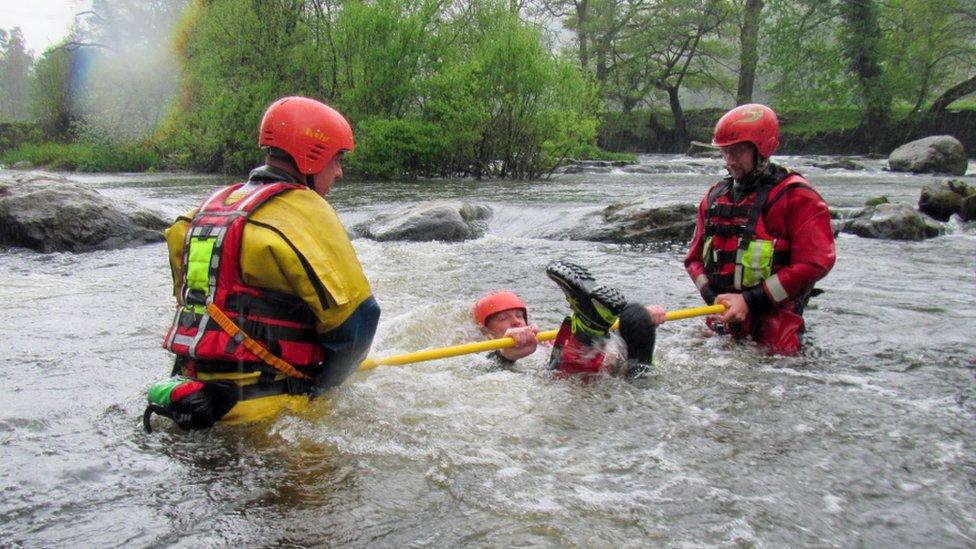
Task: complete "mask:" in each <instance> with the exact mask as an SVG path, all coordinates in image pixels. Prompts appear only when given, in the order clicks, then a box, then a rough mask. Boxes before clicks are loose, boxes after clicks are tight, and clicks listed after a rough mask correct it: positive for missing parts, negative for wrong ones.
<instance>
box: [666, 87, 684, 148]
mask: <svg viewBox="0 0 976 549" xmlns="http://www.w3.org/2000/svg"><path fill="white" fill-rule="evenodd" d="M666 89H667V92H668V103H670V104H671V116H673V117H674V143H673V146H672V150H671V152H674V153H678V152H682V151H685V150H687V149H688V124H687V123H686V122H685V112H684V111H683V110H682V109H681V100H680V99H678V87H677V86H668V87H667V88H666Z"/></svg>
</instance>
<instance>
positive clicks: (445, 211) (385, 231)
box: [354, 201, 491, 242]
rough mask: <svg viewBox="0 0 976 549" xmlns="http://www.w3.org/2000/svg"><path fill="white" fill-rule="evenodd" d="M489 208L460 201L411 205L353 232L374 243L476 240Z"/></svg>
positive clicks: (480, 234)
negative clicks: (372, 240)
mask: <svg viewBox="0 0 976 549" xmlns="http://www.w3.org/2000/svg"><path fill="white" fill-rule="evenodd" d="M490 218H491V208H489V207H487V206H481V205H471V204H469V203H467V202H464V201H438V202H425V203H420V204H413V205H410V206H405V207H403V208H400V209H397V210H395V211H392V212H390V213H387V214H383V215H380V216H378V217H377V218H376V219H373V220H372V221H368V222H366V223H361V224H359V225H357V226H356V227H355V229H354V230H355V232H356V233H358V234H360V235H361V236H363V237H366V238H372V239H374V240H380V241H388V240H409V241H416V242H424V241H430V240H442V241H447V242H457V241H461V240H468V239H472V238H479V237H481V236H483V235H484V234H485V232H486V231H487V230H488V219H490Z"/></svg>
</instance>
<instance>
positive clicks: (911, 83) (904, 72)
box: [883, 0, 976, 113]
mask: <svg viewBox="0 0 976 549" xmlns="http://www.w3.org/2000/svg"><path fill="white" fill-rule="evenodd" d="M885 6H886V8H887V9H886V10H885V11H884V12H883V15H884V17H885V19H884V23H885V25H886V28H885V52H886V61H885V66H886V71H887V72H888V74H889V75H890V77H889V79H888V82H889V86H890V87H891V89H892V93H893V95H894V97H895V98H896V99H897V100H900V101H902V102H905V103H908V104H910V105H911V111H910V112H912V113H915V112H919V111H921V110H922V109H923V108H924V107H925V105H926V104H928V103H929V102H930V101H931V106H930V107H929V110H930V111H932V112H938V111H941V110H944V109H945V108H946V107H947V106H948V105H949V104H951V103H952V102H953V101H955V100H956V99H959V98H961V97H964V96H966V95H968V94H970V93H973V92H974V91H976V76H974V75H976V7H974V6H973V4H972V2H968V1H964V0H929V1H927V2H912V1H907V0H889V2H888V3H886V4H885Z"/></svg>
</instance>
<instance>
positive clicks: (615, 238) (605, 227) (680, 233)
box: [568, 202, 698, 243]
mask: <svg viewBox="0 0 976 549" xmlns="http://www.w3.org/2000/svg"><path fill="white" fill-rule="evenodd" d="M697 216H698V207H697V206H695V205H694V204H669V205H664V206H661V205H657V206H653V205H650V204H648V203H646V202H628V203H617V204H611V205H609V206H607V207H606V208H604V209H603V210H601V211H599V212H595V213H592V214H589V215H588V216H585V217H583V219H581V220H580V223H579V225H577V226H576V227H574V228H573V229H571V230H570V231H569V234H568V236H569V238H570V239H572V240H593V241H597V242H618V243H647V242H669V241H672V242H673V241H681V242H687V241H689V240H691V236H692V234H694V232H695V221H696V220H697Z"/></svg>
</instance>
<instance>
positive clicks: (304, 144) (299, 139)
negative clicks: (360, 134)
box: [258, 97, 355, 175]
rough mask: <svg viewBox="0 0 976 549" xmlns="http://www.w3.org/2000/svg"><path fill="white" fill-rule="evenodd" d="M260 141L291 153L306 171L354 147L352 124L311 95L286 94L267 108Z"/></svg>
mask: <svg viewBox="0 0 976 549" xmlns="http://www.w3.org/2000/svg"><path fill="white" fill-rule="evenodd" d="M258 145H259V146H261V147H275V148H276V149H281V150H283V151H285V152H286V153H288V154H289V155H291V157H292V159H293V160H294V161H295V165H296V166H298V170H299V171H300V172H302V173H303V174H306V175H311V174H316V173H319V172H320V171H322V170H323V169H324V168H325V166H326V165H328V163H329V162H331V161H332V158H333V157H335V155H336V154H338V153H339V152H341V151H352V150H353V149H354V148H355V144H354V143H353V140H352V128H350V127H349V122H347V121H346V119H345V117H343V116H342V115H341V114H339V111H337V110H335V109H333V108H332V107H330V106H328V105H326V104H325V103H321V102H319V101H316V100H314V99H309V98H307V97H282V98H281V99H279V100H277V101H275V102H274V103H272V104H271V106H270V107H268V110H266V111H264V118H262V119H261V132H260V134H259V135H258Z"/></svg>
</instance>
